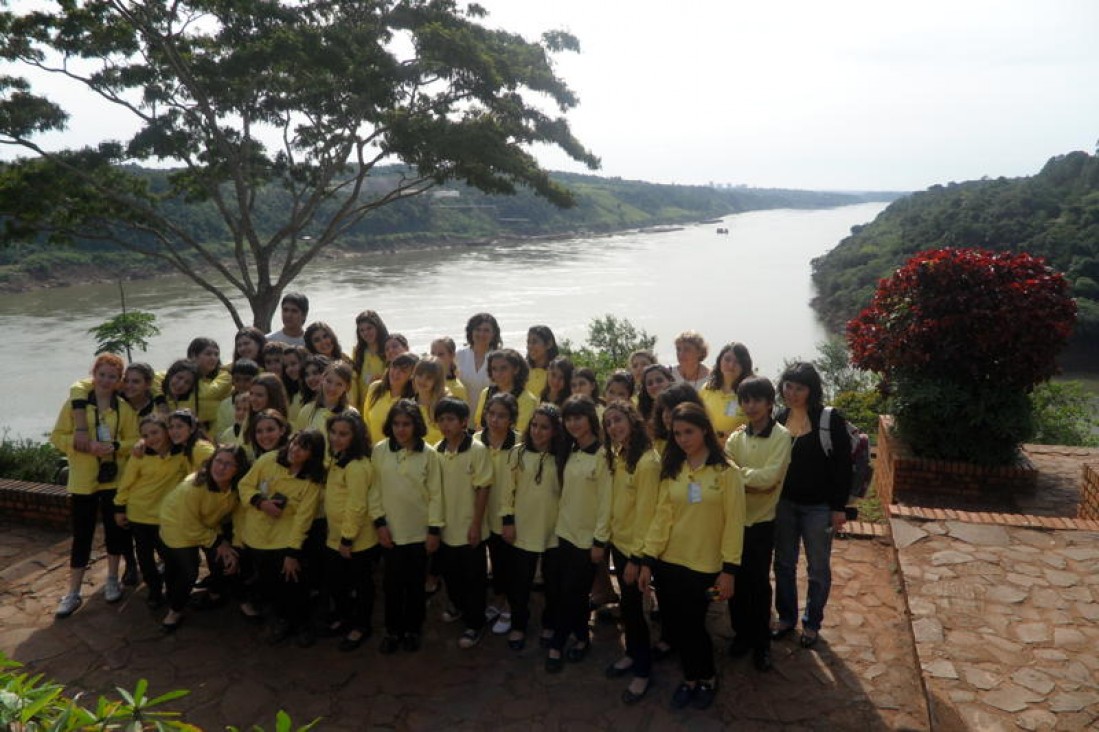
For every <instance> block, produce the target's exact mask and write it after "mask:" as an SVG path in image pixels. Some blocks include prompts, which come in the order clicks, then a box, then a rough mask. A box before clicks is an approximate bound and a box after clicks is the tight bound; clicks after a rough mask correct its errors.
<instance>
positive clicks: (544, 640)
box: [538, 634, 553, 648]
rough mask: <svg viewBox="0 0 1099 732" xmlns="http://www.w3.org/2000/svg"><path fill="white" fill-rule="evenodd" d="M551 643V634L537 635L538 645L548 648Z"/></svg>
mask: <svg viewBox="0 0 1099 732" xmlns="http://www.w3.org/2000/svg"><path fill="white" fill-rule="evenodd" d="M552 644H553V635H552V634H551V635H544V634H543V635H540V636H538V647H539V648H549V647H550V646H551V645H552Z"/></svg>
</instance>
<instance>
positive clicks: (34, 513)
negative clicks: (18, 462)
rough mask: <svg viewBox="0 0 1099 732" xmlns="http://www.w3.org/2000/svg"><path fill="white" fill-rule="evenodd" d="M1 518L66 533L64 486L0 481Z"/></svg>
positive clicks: (66, 499)
mask: <svg viewBox="0 0 1099 732" xmlns="http://www.w3.org/2000/svg"><path fill="white" fill-rule="evenodd" d="M0 515H2V516H3V517H4V518H7V519H11V520H13V521H17V522H19V523H23V524H29V525H31V526H47V527H50V528H55V529H65V530H67V529H69V528H70V526H71V519H70V518H69V516H70V514H69V492H68V491H67V490H65V486H63V485H51V484H49V483H29V482H27V481H22V480H7V479H0Z"/></svg>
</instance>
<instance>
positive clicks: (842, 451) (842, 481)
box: [771, 363, 851, 648]
mask: <svg viewBox="0 0 1099 732" xmlns="http://www.w3.org/2000/svg"><path fill="white" fill-rule="evenodd" d="M780 383H781V386H780V388H781V390H782V399H783V402H784V403H785V405H786V407H785V408H784V409H783V410H782V411H780V412H779V414H778V417H777V419H778V421H779V422H780V423H781V424H783V425H785V426H786V429H787V430H788V431H789V432H790V435H791V437H792V438H793V441H794V445H793V451H792V454H791V458H790V468H789V470H788V471H787V472H786V480H785V481H784V482H783V484H782V497H781V499H780V500H779V503H778V509H777V511H776V515H775V609H776V610H777V611H778V623H777V624H776V625H775V627H774V630H773V631H772V634H771V635H772V637H774V638H782V637H784V636H786V635H788V634H789V633H790V632H791V631H793V629H794V628H795V627H796V626H797V622H798V593H797V564H798V550H799V547H800V546H804V547H805V559H806V562H807V564H808V574H809V591H808V595H807V597H806V599H805V610H804V612H803V613H802V615H801V638H800V643H801V645H802V646H803V647H805V648H809V647H810V646H812V645H813V644H814V643H816V642H817V639H818V638H819V637H820V626H821V621H822V620H823V619H824V606H825V605H826V604H827V603H828V593H829V591H830V590H831V586H832V567H831V553H832V536H833V535H834V534H835V532H836V531H838V530H839V529H841V528H842V527H843V524H844V523H845V522H846V520H847V517H846V513H845V511H844V509H845V507H846V504H847V496H848V492H849V488H850V476H851V444H850V443H851V441H850V438H849V437H848V434H847V429H846V426H845V420H844V418H843V416H842V415H841V414H840V413H839V412H837V411H835V410H834V409H832V410H828V412H825V409H824V391H823V387H822V386H821V379H820V374H818V373H817V370H816V369H815V368H814V367H813V365H812V364H809V363H795V364H793V365H791V366H790V367H789V368H787V369H786V371H785V372H784V373H783V374H782V379H781V382H780ZM826 413H827V414H828V415H829V419H828V421H827V423H826V427H825V429H826V430H827V432H828V437H830V441H831V450H830V451H828V450H826V449H825V442H824V441H822V435H821V432H822V430H821V421H822V419H823V418H824V415H825V414H826Z"/></svg>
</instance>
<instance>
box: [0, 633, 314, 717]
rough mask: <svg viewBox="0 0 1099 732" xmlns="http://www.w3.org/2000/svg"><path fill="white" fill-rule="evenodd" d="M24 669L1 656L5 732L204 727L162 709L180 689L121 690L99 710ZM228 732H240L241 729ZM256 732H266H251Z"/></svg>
mask: <svg viewBox="0 0 1099 732" xmlns="http://www.w3.org/2000/svg"><path fill="white" fill-rule="evenodd" d="M20 668H22V664H21V663H19V662H17V661H13V660H10V659H8V657H7V656H5V655H4V653H3V652H0V730H4V731H5V732H6V731H8V730H10V731H11V732H24V731H25V732H33V731H36V730H50V732H77V731H78V730H81V731H82V730H126V732H143V731H144V730H157V732H165V731H166V730H177V731H178V732H201V729H200V728H199V727H196V726H195V725H193V724H190V723H188V722H186V721H184V720H183V719H182V715H181V714H180V713H179V712H171V711H166V710H164V709H162V707H163V705H164V704H166V703H168V702H171V701H175V700H176V699H179V698H180V697H183V696H186V695H187V694H189V693H190V692H189V691H186V690H184V689H176V690H174V691H169V692H167V693H164V694H161V695H160V696H156V697H150V696H149V693H148V692H149V682H147V681H146V680H145V679H141V680H139V681H138V682H137V684H135V685H134V688H133V690H132V691H128V690H126V689H123V688H121V687H116V691H117V692H118V697H119V698H118V699H109V698H107V697H104V696H100V697H99V698H98V699H97V700H96V702H95V706H94V707H90V706H87V705H85V704H84V703H81V702H80V701H79V700H78V698H73V699H70V698H68V697H66V696H65V695H64V692H65V687H64V686H62V685H60V684H56V683H54V682H52V681H45V680H43V676H42V674H37V675H34V676H32V675H30V674H27V673H23V672H20V671H19V669H20ZM319 722H320V719H315V720H313V721H312V722H310V723H309V724H307V725H304V726H299V727H295V726H294V723H293V720H291V718H290V715H288V714H287V713H286V712H284V711H282V710H281V709H280V710H279V711H278V713H277V714H276V716H275V731H276V732H308V731H309V730H311V729H313V728H314V727H315V726H316V725H317V724H318V723H319ZM228 729H230V730H234V732H239V731H238V730H237V728H236V727H229V728H228ZM251 732H263V727H260V726H258V725H256V726H253V727H251Z"/></svg>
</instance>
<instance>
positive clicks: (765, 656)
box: [752, 648, 774, 673]
mask: <svg viewBox="0 0 1099 732" xmlns="http://www.w3.org/2000/svg"><path fill="white" fill-rule="evenodd" d="M752 665H753V666H755V667H756V671H759V672H760V673H766V672H768V671H770V670H771V668H772V667H773V666H774V664H773V663H772V662H771V649H770V648H757V649H755V650H754V651H753V652H752Z"/></svg>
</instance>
